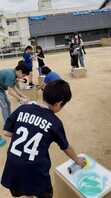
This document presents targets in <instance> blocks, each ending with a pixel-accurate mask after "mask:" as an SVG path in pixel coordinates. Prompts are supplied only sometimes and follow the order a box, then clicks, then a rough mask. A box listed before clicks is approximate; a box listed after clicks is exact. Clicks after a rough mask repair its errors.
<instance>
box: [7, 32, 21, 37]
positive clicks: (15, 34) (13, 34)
mask: <svg viewBox="0 0 111 198" xmlns="http://www.w3.org/2000/svg"><path fill="white" fill-rule="evenodd" d="M18 35H19V32H18V31H13V32H9V36H18Z"/></svg>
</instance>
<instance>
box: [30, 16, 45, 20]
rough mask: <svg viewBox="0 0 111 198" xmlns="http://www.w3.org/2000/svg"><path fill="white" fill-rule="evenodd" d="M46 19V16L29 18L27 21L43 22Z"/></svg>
mask: <svg viewBox="0 0 111 198" xmlns="http://www.w3.org/2000/svg"><path fill="white" fill-rule="evenodd" d="M46 18H47V16H31V17H29V19H31V20H44V19H46Z"/></svg>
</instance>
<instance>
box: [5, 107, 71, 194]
mask: <svg viewBox="0 0 111 198" xmlns="http://www.w3.org/2000/svg"><path fill="white" fill-rule="evenodd" d="M4 129H5V130H7V131H10V132H11V133H12V140H11V143H10V146H9V149H8V156H7V162H6V166H5V169H4V173H3V177H2V184H3V185H4V186H6V187H7V188H9V189H13V188H14V189H15V190H16V191H18V192H23V193H25V195H37V194H38V193H42V192H47V191H48V190H49V189H50V188H51V182H50V176H49V169H50V166H51V161H50V157H49V152H48V149H49V146H50V144H51V143H52V142H56V143H57V144H58V145H59V146H60V148H61V149H62V150H65V149H67V148H68V141H67V138H66V135H65V132H64V127H63V125H62V122H61V121H60V119H59V118H58V117H57V116H56V115H55V114H54V113H53V112H52V111H51V110H49V109H47V108H44V107H40V106H38V105H36V104H28V105H23V106H21V107H19V108H18V109H17V110H16V111H15V112H14V113H12V114H11V116H10V117H9V118H8V120H7V122H6V124H5V126H4ZM15 175H16V177H15ZM17 178H18V179H17ZM29 186H30V187H29Z"/></svg>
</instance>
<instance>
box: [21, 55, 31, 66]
mask: <svg viewBox="0 0 111 198" xmlns="http://www.w3.org/2000/svg"><path fill="white" fill-rule="evenodd" d="M23 60H24V62H25V64H26V66H27V68H28V69H32V56H31V54H30V53H29V52H24V54H23Z"/></svg>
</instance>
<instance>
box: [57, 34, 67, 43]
mask: <svg viewBox="0 0 111 198" xmlns="http://www.w3.org/2000/svg"><path fill="white" fill-rule="evenodd" d="M55 44H56V45H65V35H56V36H55Z"/></svg>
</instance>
